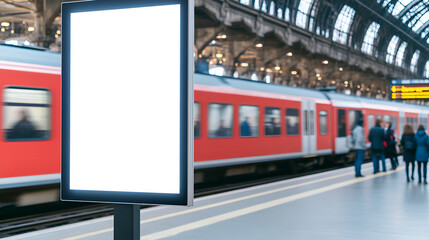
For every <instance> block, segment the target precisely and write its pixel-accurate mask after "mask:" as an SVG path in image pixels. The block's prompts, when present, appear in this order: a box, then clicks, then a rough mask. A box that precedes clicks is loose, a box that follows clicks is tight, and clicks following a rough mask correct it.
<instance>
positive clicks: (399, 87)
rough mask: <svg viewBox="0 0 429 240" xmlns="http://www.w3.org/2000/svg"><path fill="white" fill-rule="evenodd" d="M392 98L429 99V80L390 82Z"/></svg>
mask: <svg viewBox="0 0 429 240" xmlns="http://www.w3.org/2000/svg"><path fill="white" fill-rule="evenodd" d="M390 98H391V99H392V100H401V99H429V79H401V80H391V81H390Z"/></svg>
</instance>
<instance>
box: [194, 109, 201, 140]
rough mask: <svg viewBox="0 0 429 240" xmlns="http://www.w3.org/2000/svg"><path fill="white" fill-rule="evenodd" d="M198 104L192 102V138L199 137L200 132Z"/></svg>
mask: <svg viewBox="0 0 429 240" xmlns="http://www.w3.org/2000/svg"><path fill="white" fill-rule="evenodd" d="M200 123H201V118H200V103H198V102H194V138H199V137H200V131H201V124H200Z"/></svg>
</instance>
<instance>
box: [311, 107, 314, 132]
mask: <svg viewBox="0 0 429 240" xmlns="http://www.w3.org/2000/svg"><path fill="white" fill-rule="evenodd" d="M310 135H314V111H312V110H311V111H310Z"/></svg>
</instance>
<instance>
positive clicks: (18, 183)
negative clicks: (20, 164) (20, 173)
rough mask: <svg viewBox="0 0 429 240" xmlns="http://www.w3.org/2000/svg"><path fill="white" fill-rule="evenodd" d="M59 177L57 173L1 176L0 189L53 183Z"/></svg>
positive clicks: (57, 181)
mask: <svg viewBox="0 0 429 240" xmlns="http://www.w3.org/2000/svg"><path fill="white" fill-rule="evenodd" d="M60 179H61V176H60V174H59V173H55V174H44V175H34V176H25V177H10V178H1V179H0V189H7V188H18V187H29V186H35V185H47V184H55V183H59V182H60Z"/></svg>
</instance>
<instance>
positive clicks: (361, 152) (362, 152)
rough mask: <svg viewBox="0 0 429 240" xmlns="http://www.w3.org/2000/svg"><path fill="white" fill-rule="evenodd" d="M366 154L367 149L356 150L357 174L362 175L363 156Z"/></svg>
mask: <svg viewBox="0 0 429 240" xmlns="http://www.w3.org/2000/svg"><path fill="white" fill-rule="evenodd" d="M364 155H365V150H360V149H357V150H356V160H355V172H356V176H361V175H362V173H361V167H362V163H363V158H364Z"/></svg>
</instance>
